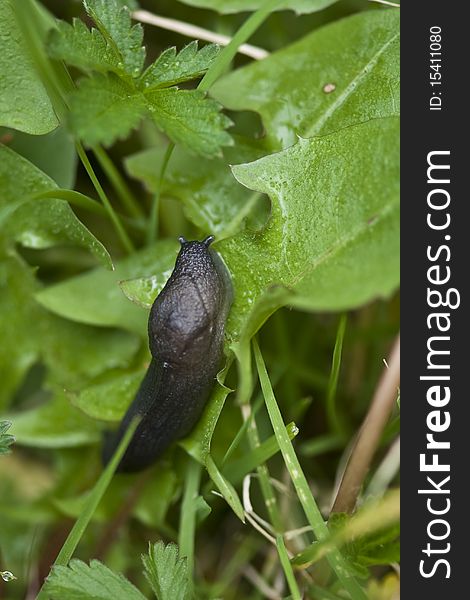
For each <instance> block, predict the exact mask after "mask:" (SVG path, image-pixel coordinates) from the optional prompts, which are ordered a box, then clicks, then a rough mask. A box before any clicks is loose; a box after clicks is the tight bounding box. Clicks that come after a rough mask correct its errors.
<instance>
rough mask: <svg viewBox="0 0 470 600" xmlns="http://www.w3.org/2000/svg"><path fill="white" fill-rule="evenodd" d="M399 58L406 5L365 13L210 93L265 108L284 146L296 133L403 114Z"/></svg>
mask: <svg viewBox="0 0 470 600" xmlns="http://www.w3.org/2000/svg"><path fill="white" fill-rule="evenodd" d="M399 64H400V61H399V11H397V10H395V9H391V10H381V11H369V12H362V13H359V14H356V15H354V16H352V17H348V18H346V19H342V20H340V21H335V22H334V23H332V24H330V25H327V26H325V27H323V28H321V29H319V30H316V31H314V32H313V33H311V34H310V35H308V36H306V37H305V38H303V39H301V40H299V41H298V42H296V43H294V44H292V45H291V46H289V47H287V48H284V49H282V50H280V51H279V52H275V53H273V54H272V55H271V56H270V57H268V58H267V59H265V60H263V61H259V62H256V63H252V64H250V65H248V66H247V67H244V68H242V69H238V70H236V71H234V72H233V73H231V74H229V75H227V76H226V77H223V78H221V79H219V81H218V82H217V83H216V84H215V85H214V86H213V87H212V88H211V94H212V95H213V96H214V97H215V98H216V99H217V100H219V101H220V102H222V104H223V105H224V106H226V107H227V108H230V109H233V110H254V111H257V112H259V113H260V114H261V116H262V119H263V123H264V126H265V129H266V132H267V136H268V142H269V143H270V144H271V146H272V147H273V148H274V149H280V148H285V147H287V146H290V145H292V144H294V143H295V142H296V140H297V135H300V136H302V137H304V138H310V137H312V136H314V135H325V134H327V133H331V132H333V131H336V130H338V129H341V128H344V127H349V126H351V125H354V124H357V123H361V122H365V121H368V120H371V119H377V118H380V117H387V116H394V115H398V114H399ZM328 84H332V85H333V86H334V90H333V91H331V92H326V91H325V89H327V88H325V86H326V85H328Z"/></svg>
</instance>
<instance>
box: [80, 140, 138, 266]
mask: <svg viewBox="0 0 470 600" xmlns="http://www.w3.org/2000/svg"><path fill="white" fill-rule="evenodd" d="M75 147H76V149H77V154H78V156H79V157H80V160H81V161H82V164H83V166H84V167H85V170H86V172H87V173H88V176H89V178H90V179H91V181H92V183H93V185H94V187H95V190H96V193H97V194H98V196H99V197H100V200H101V202H102V203H103V205H104V207H105V209H106V212H107V213H108V216H109V218H110V219H111V222H112V223H113V225H114V228H115V229H116V232H117V234H118V236H119V239H120V240H121V242H122V244H123V246H124V247H125V249H126V250H127V252H129V254H130V253H132V252H134V250H135V248H134V245H133V244H132V242H131V239H130V238H129V236H128V235H127V232H126V230H125V229H124V226H123V225H122V223H121V220H120V218H119V217H118V215H117V214H116V212H115V210H114V208H113V207H112V205H111V202H110V201H109V199H108V197H107V196H106V194H105V192H104V190H103V188H102V187H101V184H100V182H99V181H98V178H97V177H96V175H95V172H94V170H93V167H92V166H91V164H90V161H89V160H88V156H87V155H86V152H85V150H84V148H83V146H82V144H81V142H78V141H77V142H76V143H75Z"/></svg>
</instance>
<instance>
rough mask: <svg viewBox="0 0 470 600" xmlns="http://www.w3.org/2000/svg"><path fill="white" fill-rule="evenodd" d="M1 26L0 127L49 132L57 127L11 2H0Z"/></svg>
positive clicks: (8, 0)
mask: <svg viewBox="0 0 470 600" xmlns="http://www.w3.org/2000/svg"><path fill="white" fill-rule="evenodd" d="M35 10H36V9H35ZM0 23H2V35H1V37H0V90H1V95H0V125H5V126H6V127H12V128H13V129H18V130H20V131H25V132H26V133H32V134H35V135H41V134H44V133H47V132H49V131H52V130H53V129H55V128H56V127H57V125H58V124H59V123H58V120H57V117H56V115H55V113H54V109H53V107H52V104H51V101H50V99H49V96H48V95H47V91H46V89H45V88H44V85H43V83H42V81H41V78H40V76H39V74H38V72H37V70H36V67H35V64H34V59H33V57H32V55H31V51H30V46H29V44H28V43H27V41H26V40H25V38H24V36H23V31H22V29H21V27H20V26H19V24H18V21H17V16H16V14H15V2H14V0H0ZM38 33H39V31H38ZM0 161H1V159H0Z"/></svg>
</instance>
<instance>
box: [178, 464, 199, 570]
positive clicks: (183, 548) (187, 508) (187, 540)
mask: <svg viewBox="0 0 470 600" xmlns="http://www.w3.org/2000/svg"><path fill="white" fill-rule="evenodd" d="M201 471H202V467H201V465H200V464H199V463H198V462H197V461H195V460H193V459H192V458H189V461H188V468H187V471H186V480H185V482H184V494H183V501H182V503H181V513H180V530H179V536H178V545H179V547H180V555H181V557H183V556H186V559H187V564H188V573H189V576H190V579H191V580H192V577H193V572H194V539H195V532H196V498H197V495H198V492H199V485H200V482H201Z"/></svg>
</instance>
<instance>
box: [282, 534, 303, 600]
mask: <svg viewBox="0 0 470 600" xmlns="http://www.w3.org/2000/svg"><path fill="white" fill-rule="evenodd" d="M276 546H277V551H278V553H279V558H280V560H281V565H282V568H283V570H284V575H285V576H286V581H287V585H288V586H289V589H290V593H291V594H292V600H301V598H302V596H301V594H300V591H299V587H298V585H297V581H296V580H295V575H294V571H293V569H292V565H291V564H290V560H289V556H288V554H287V550H286V546H285V544H284V538H283V537H282V535H277V536H276Z"/></svg>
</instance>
